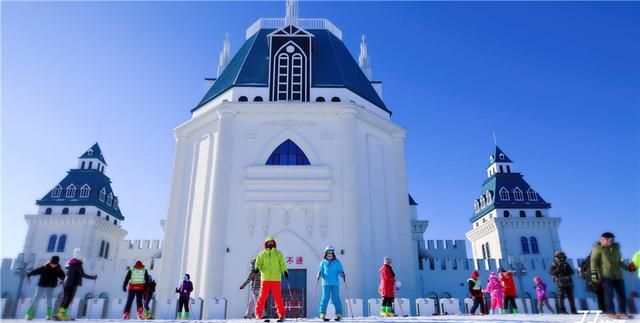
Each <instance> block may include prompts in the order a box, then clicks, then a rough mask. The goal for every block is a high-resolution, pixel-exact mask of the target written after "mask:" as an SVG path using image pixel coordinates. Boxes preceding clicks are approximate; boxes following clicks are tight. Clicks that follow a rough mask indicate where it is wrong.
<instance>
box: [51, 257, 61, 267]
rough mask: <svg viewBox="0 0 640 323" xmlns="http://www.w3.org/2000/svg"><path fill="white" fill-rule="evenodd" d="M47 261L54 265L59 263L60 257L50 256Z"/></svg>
mask: <svg viewBox="0 0 640 323" xmlns="http://www.w3.org/2000/svg"><path fill="white" fill-rule="evenodd" d="M49 263H52V264H54V265H59V264H60V257H58V256H53V257H51V260H49Z"/></svg>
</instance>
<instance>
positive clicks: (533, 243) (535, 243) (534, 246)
mask: <svg viewBox="0 0 640 323" xmlns="http://www.w3.org/2000/svg"><path fill="white" fill-rule="evenodd" d="M529 243H530V244H531V253H532V254H534V255H537V254H539V253H540V251H539V250H538V239H536V237H529Z"/></svg>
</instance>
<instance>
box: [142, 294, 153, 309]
mask: <svg viewBox="0 0 640 323" xmlns="http://www.w3.org/2000/svg"><path fill="white" fill-rule="evenodd" d="M152 299H153V298H152V295H149V297H147V298H145V299H144V304H143V305H144V310H145V311H148V310H149V303H151V300H152Z"/></svg>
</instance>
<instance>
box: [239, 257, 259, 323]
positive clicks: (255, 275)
mask: <svg viewBox="0 0 640 323" xmlns="http://www.w3.org/2000/svg"><path fill="white" fill-rule="evenodd" d="M249 265H250V268H251V270H250V271H249V275H248V276H247V279H246V280H245V281H244V283H242V285H240V289H244V288H245V287H246V286H247V285H249V283H251V290H250V291H249V292H250V293H251V294H250V295H249V296H251V297H250V298H249V306H248V307H247V312H246V313H244V318H245V319H248V318H252V317H254V316H255V313H251V312H252V311H253V310H255V307H256V304H255V303H254V302H255V300H256V298H258V292H260V272H259V271H256V259H255V258H253V259H251V262H250V263H249ZM252 304H253V306H251V305H252Z"/></svg>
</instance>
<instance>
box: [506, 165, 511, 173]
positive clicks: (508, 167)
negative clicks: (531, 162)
mask: <svg viewBox="0 0 640 323" xmlns="http://www.w3.org/2000/svg"><path fill="white" fill-rule="evenodd" d="M507 173H511V166H509V165H507Z"/></svg>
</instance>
